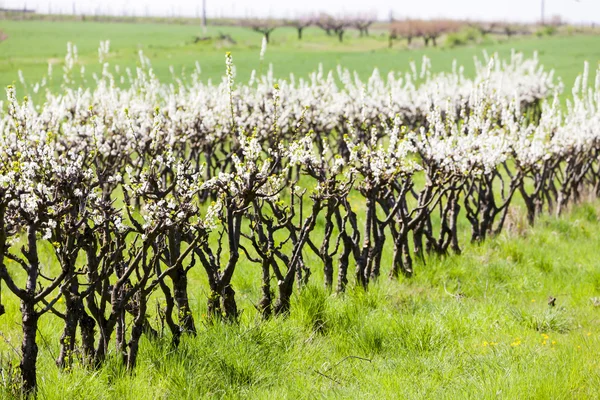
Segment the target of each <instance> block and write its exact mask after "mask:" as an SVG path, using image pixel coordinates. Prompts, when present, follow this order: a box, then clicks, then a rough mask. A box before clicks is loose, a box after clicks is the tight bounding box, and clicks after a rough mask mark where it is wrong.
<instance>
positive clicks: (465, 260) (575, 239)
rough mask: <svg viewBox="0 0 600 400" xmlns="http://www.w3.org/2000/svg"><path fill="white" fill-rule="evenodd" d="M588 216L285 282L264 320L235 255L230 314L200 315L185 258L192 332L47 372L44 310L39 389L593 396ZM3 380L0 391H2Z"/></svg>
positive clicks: (5, 326)
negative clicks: (101, 361)
mask: <svg viewBox="0 0 600 400" xmlns="http://www.w3.org/2000/svg"><path fill="white" fill-rule="evenodd" d="M599 218H600V203H597V202H596V203H593V204H588V205H581V206H578V207H576V208H574V209H573V210H572V211H571V212H570V213H568V214H565V215H564V216H563V217H561V218H560V219H557V218H552V217H546V218H543V219H541V220H540V221H539V223H538V225H537V227H536V228H534V229H532V228H528V227H527V223H526V221H525V220H524V218H523V217H522V216H519V214H518V213H515V214H512V216H511V219H510V221H509V224H508V225H509V226H508V227H507V229H506V231H505V232H504V233H503V234H502V235H501V236H499V237H497V238H495V239H492V240H489V241H487V242H486V243H485V244H483V245H477V246H466V248H465V249H464V252H463V254H462V255H460V256H448V257H446V258H441V259H435V258H429V259H428V263H427V265H420V264H419V265H416V267H415V268H416V269H415V271H416V275H415V277H413V278H412V279H408V280H407V279H403V280H401V281H400V282H398V281H390V280H388V279H386V278H381V280H380V281H379V282H378V283H376V284H374V285H371V286H370V287H369V291H368V292H365V291H364V290H362V289H360V288H354V289H351V290H349V292H347V293H346V294H344V295H341V296H334V295H328V294H327V293H326V292H325V290H324V289H323V288H321V287H315V286H309V287H307V288H305V289H303V290H302V292H301V293H300V294H295V296H294V298H293V306H292V313H291V315H290V317H289V318H287V319H284V318H274V319H271V320H269V321H263V320H262V319H261V317H260V316H259V315H258V313H257V311H256V309H255V308H254V304H255V302H256V301H257V299H258V298H259V297H260V293H259V290H260V288H259V286H258V285H257V284H256V282H258V281H259V279H260V278H259V276H260V271H259V268H258V267H256V266H255V265H252V264H242V265H240V268H239V270H238V272H239V273H238V275H237V276H236V277H235V278H234V283H233V285H234V287H235V290H236V291H237V297H238V305H239V306H240V307H241V308H242V309H243V313H242V317H241V321H240V323H239V324H219V323H217V324H211V323H209V322H207V321H206V315H205V313H206V296H207V287H206V282H205V281H204V279H203V278H202V272H201V271H200V269H198V268H196V269H193V270H192V271H190V278H191V281H190V288H195V289H191V291H190V296H191V300H192V302H191V304H192V306H193V310H194V312H195V313H196V315H195V318H196V320H197V321H198V322H199V323H200V326H199V332H198V336H197V337H195V338H192V337H185V338H184V339H183V341H182V343H181V344H180V346H179V347H178V348H177V349H173V348H171V347H170V346H169V337H168V335H167V336H165V337H164V338H163V339H156V340H155V341H152V340H148V339H147V338H145V337H143V338H142V344H141V353H140V357H139V363H138V366H137V368H136V370H135V372H134V373H133V374H130V373H128V372H127V371H125V370H124V367H123V366H122V365H121V364H120V360H119V357H117V356H116V354H114V353H113V357H110V358H109V361H108V363H107V364H106V365H105V366H103V367H102V368H101V369H99V370H96V371H94V370H93V369H90V368H88V367H83V366H80V365H76V366H75V367H74V368H73V370H72V371H66V372H65V371H63V372H61V371H60V370H58V368H57V367H56V366H55V364H54V359H55V357H56V355H57V354H58V343H59V341H58V338H59V336H60V331H61V330H62V328H61V323H62V321H61V320H59V319H58V318H56V317H53V316H51V315H47V316H45V317H44V318H43V319H42V323H41V327H40V332H39V334H38V343H39V347H40V356H39V361H38V374H39V384H40V387H39V398H42V399H115V398H118V399H139V398H141V397H142V396H143V397H144V398H148V399H150V398H152V399H159V398H164V399H198V398H212V397H219V398H248V397H250V398H263V399H273V398H289V399H299V398H305V399H314V398H366V399H379V398H386V399H397V398H410V399H421V398H431V399H445V398H448V399H465V398H470V399H491V398H506V399H515V398H520V399H591V398H596V397H597V395H598V391H599V390H600V360H599V359H598V353H599V352H600V327H599V324H598V318H599V317H600V314H599V313H600V269H599V268H598V262H599V261H600V257H599V256H598V248H599V247H600V225H599V224H598V221H599ZM317 229H323V227H320V228H317ZM465 233H466V232H465ZM50 251H51V250H50V249H49V248H48V253H47V257H48V258H47V260H49V259H50ZM308 261H309V262H310V261H315V260H314V257H308ZM13 267H14V266H13ZM313 273H315V274H316V275H320V274H321V273H322V272H321V271H319V270H318V269H315V270H313ZM316 281H321V279H319V278H317V279H316ZM4 296H5V297H3V301H4V303H5V304H6V306H7V314H6V315H4V316H2V317H1V318H0V332H1V333H2V341H1V342H0V349H1V358H0V361H1V362H2V365H3V366H4V367H6V366H7V365H8V363H9V362H10V360H12V362H13V363H14V367H15V371H17V365H18V361H17V359H18V357H17V356H16V354H15V353H17V352H18V350H17V349H18V348H19V343H20V336H21V333H20V323H19V321H20V315H19V311H18V307H19V305H18V302H17V301H16V300H15V299H14V298H12V297H8V298H7V297H6V295H4ZM548 296H555V297H556V298H557V301H556V306H555V307H549V305H548V304H547V301H548V300H547V299H548ZM152 323H153V324H155V326H157V327H159V325H158V324H157V323H156V322H155V321H154V320H152ZM159 329H160V328H159ZM7 376H8V372H7V371H6V370H5V371H4V372H3V379H4V382H3V383H4V385H5V384H6V381H7ZM4 385H0V397H1V398H6V397H9V396H10V393H9V392H8V391H6V386H4Z"/></svg>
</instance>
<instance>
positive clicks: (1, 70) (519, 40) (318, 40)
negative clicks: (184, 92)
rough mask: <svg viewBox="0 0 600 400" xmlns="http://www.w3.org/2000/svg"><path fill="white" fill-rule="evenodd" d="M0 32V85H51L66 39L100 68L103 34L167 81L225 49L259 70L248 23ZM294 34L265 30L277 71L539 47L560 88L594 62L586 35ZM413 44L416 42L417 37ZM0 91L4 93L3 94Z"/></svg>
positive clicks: (23, 26)
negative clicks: (434, 43) (45, 79)
mask: <svg viewBox="0 0 600 400" xmlns="http://www.w3.org/2000/svg"><path fill="white" fill-rule="evenodd" d="M0 30H2V31H4V32H5V34H6V35H7V36H8V39H6V40H5V41H3V42H0V85H1V86H6V85H9V84H12V83H18V71H19V70H21V71H23V74H24V76H25V79H26V80H27V81H28V82H30V83H31V82H35V81H37V80H39V79H40V78H41V77H42V76H43V75H44V74H45V73H46V72H47V69H48V63H52V64H53V67H54V81H53V83H52V84H51V86H54V87H57V86H59V85H60V78H61V64H62V62H63V59H64V55H65V52H66V44H67V42H69V41H70V42H73V43H74V44H76V45H77V48H78V51H79V56H80V62H81V63H82V64H84V65H85V66H86V72H94V71H99V70H100V66H99V63H98V58H97V49H98V44H99V42H100V41H101V40H110V42H111V58H110V59H109V60H108V61H109V62H110V63H111V64H113V65H115V64H119V65H121V66H123V67H124V66H129V67H134V66H135V65H136V63H137V62H138V52H139V51H140V50H142V51H143V52H144V54H145V55H146V56H147V57H149V58H150V60H151V62H152V65H153V67H154V69H155V72H156V73H157V75H158V76H159V78H161V79H169V78H170V72H169V66H173V68H174V71H175V73H177V74H179V73H180V72H181V71H182V70H183V71H185V70H188V71H189V70H190V69H192V68H193V66H194V63H195V62H196V61H198V62H199V63H200V65H201V67H202V71H203V74H204V76H205V78H206V79H208V78H212V79H216V78H219V77H220V76H221V75H222V74H223V71H224V54H225V52H226V51H231V52H232V53H233V57H234V63H235V65H236V68H237V72H238V79H239V80H246V79H247V78H248V77H249V76H250V72H251V71H252V70H253V69H257V70H262V72H265V70H266V65H263V66H261V65H260V60H259V53H260V47H261V34H259V33H256V32H254V31H252V30H250V29H248V28H242V27H227V26H215V27H212V26H209V28H208V31H207V33H206V34H205V33H203V32H202V28H201V27H200V26H195V25H177V24H158V23H152V24H150V23H141V22H140V23H115V22H112V23H110V22H89V21H62V22H52V21H10V20H3V21H0ZM219 33H223V34H228V35H230V36H231V37H232V38H233V40H234V41H235V42H236V43H235V44H232V43H230V42H227V41H221V40H216V39H215V40H208V41H201V42H198V43H194V41H195V38H196V37H197V36H201V37H202V36H211V37H215V38H216V37H217V36H218V34H219ZM303 36H304V37H303V39H302V40H298V38H297V33H296V30H295V29H294V28H278V29H276V30H275V31H274V32H273V33H272V35H271V43H270V44H269V47H268V50H267V53H266V56H265V61H264V63H265V64H269V63H272V64H273V65H274V72H275V74H276V76H280V77H283V76H287V75H288V74H290V73H294V74H296V75H300V76H304V75H306V74H308V73H309V72H311V71H313V70H315V69H316V68H317V67H318V65H319V63H322V64H323V66H324V67H325V68H326V69H332V68H335V67H336V66H337V65H342V66H344V67H346V68H349V69H352V70H356V71H357V72H358V73H359V74H361V75H362V76H367V75H368V74H370V73H371V72H372V70H373V68H375V67H377V68H379V69H380V71H381V72H383V73H387V72H388V71H390V70H396V71H405V70H407V68H408V63H409V62H410V61H411V60H416V61H419V60H420V59H421V58H422V57H423V56H424V55H426V56H428V57H430V58H431V60H432V64H433V69H434V70H436V71H441V70H448V69H449V68H450V65H451V63H452V60H454V59H456V60H457V61H458V62H459V63H460V64H463V65H465V67H466V72H467V73H469V72H470V71H471V70H472V67H473V63H472V58H473V56H475V55H481V54H482V52H483V50H487V51H489V52H499V53H501V54H504V55H508V54H509V53H510V51H511V49H516V50H518V51H523V52H525V53H526V54H528V55H531V54H532V53H533V52H534V51H536V50H537V51H538V52H539V56H540V59H541V61H542V63H543V64H544V65H545V66H546V67H547V68H553V69H555V70H556V73H557V75H558V76H560V77H561V78H563V81H564V83H565V84H566V85H567V88H568V87H570V85H571V84H572V83H573V81H574V79H575V77H576V76H577V74H579V73H580V72H581V70H582V68H583V63H584V61H586V60H587V61H589V62H590V63H591V64H592V66H594V65H597V64H598V62H599V61H600V37H599V36H592V35H589V36H588V35H574V36H551V37H541V38H539V37H535V36H528V37H516V38H512V39H510V40H507V39H506V38H492V37H490V38H486V39H484V40H483V42H482V43H480V44H477V45H471V46H465V47H456V48H449V47H447V46H445V44H444V43H443V42H444V40H443V39H442V40H441V41H440V47H439V48H416V49H408V48H407V46H406V42H405V41H398V42H395V44H394V47H393V48H391V49H390V48H388V38H387V31H386V30H384V29H376V28H375V29H372V32H371V35H370V37H366V38H361V37H358V32H357V31H354V30H349V31H348V32H347V33H346V35H345V36H344V42H343V43H339V42H338V40H337V37H335V36H331V37H328V36H327V35H326V34H325V32H324V31H322V30H321V29H319V28H308V29H306V30H305V32H304V35H303ZM417 42H418V41H417ZM2 97H4V94H2Z"/></svg>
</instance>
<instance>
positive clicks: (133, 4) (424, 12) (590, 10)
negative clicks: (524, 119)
mask: <svg viewBox="0 0 600 400" xmlns="http://www.w3.org/2000/svg"><path fill="white" fill-rule="evenodd" d="M544 1H545V15H546V18H550V17H551V16H554V15H560V16H561V17H562V18H563V20H565V21H568V22H572V23H593V22H595V23H600V0H544ZM541 3H542V0H497V1H492V0H416V1H415V0H395V1H394V0H367V1H365V0H299V1H290V0H206V4H207V15H208V16H209V17H286V18H292V17H294V16H298V15H303V14H307V13H314V12H327V13H330V14H333V15H342V14H356V13H360V12H369V13H376V14H377V15H378V17H379V18H380V19H388V18H389V15H390V12H392V13H393V15H394V17H395V18H396V19H402V18H441V17H444V18H459V19H472V20H502V21H524V22H533V21H539V20H540V15H541ZM25 5H26V6H27V8H33V9H36V10H37V11H38V12H43V13H47V12H51V13H72V12H73V8H75V12H76V13H77V14H80V13H86V14H113V15H124V14H125V15H140V16H144V15H153V16H197V15H199V14H200V12H201V9H202V0H193V1H189V0H169V1H165V0H127V1H123V0H102V1H98V0H77V1H73V0H0V7H6V8H23V7H24V6H25Z"/></svg>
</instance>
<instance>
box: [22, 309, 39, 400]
mask: <svg viewBox="0 0 600 400" xmlns="http://www.w3.org/2000/svg"><path fill="white" fill-rule="evenodd" d="M21 314H22V323H23V342H22V345H21V364H20V365H19V367H20V368H21V378H22V379H23V391H24V392H25V393H26V394H28V395H29V394H33V393H35V391H36V388H37V370H36V362H37V354H38V346H37V343H36V333H37V327H38V319H39V317H38V315H37V314H36V312H35V306H34V303H33V302H30V301H28V302H25V301H23V302H21Z"/></svg>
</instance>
